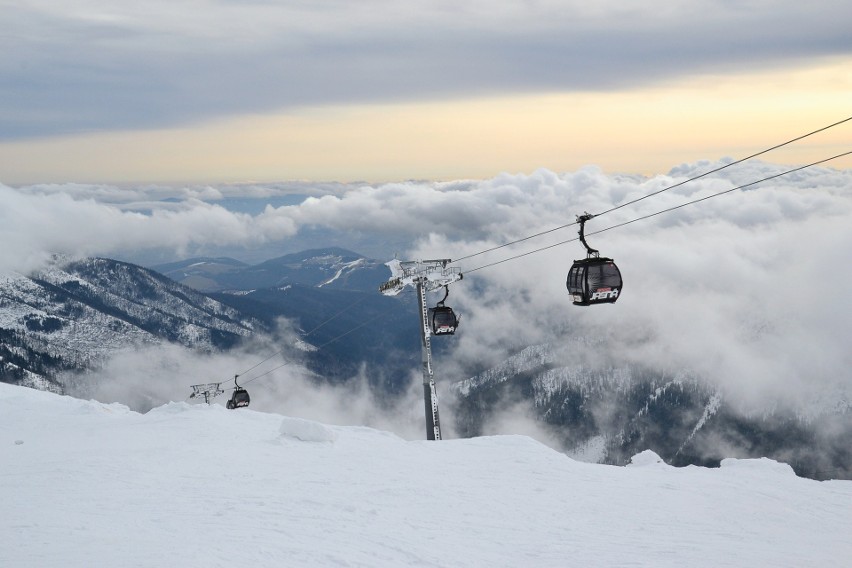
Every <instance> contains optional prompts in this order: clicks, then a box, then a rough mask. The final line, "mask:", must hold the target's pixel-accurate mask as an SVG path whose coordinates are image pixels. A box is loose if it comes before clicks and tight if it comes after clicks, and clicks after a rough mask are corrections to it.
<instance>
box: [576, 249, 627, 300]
mask: <svg viewBox="0 0 852 568" xmlns="http://www.w3.org/2000/svg"><path fill="white" fill-rule="evenodd" d="M565 285H566V286H567V288H568V291H569V292H570V293H571V297H572V299H573V300H574V305H575V306H590V305H592V304H614V303H615V302H616V300H618V296H619V294H620V293H621V287H622V281H621V271H620V270H618V267H617V266H616V265H615V262H614V261H613V260H612V259H611V258H600V257H598V258H584V259H583V260H575V261H574V264H573V265H572V266H571V270H570V271H569V272H568V279H567V281H566V282H565Z"/></svg>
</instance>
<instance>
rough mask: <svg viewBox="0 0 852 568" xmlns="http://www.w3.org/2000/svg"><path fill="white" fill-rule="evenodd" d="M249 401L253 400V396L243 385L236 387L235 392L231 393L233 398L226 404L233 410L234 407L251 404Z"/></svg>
mask: <svg viewBox="0 0 852 568" xmlns="http://www.w3.org/2000/svg"><path fill="white" fill-rule="evenodd" d="M249 402H251V397H250V396H249V393H248V391H247V390H246V389H244V388H242V387H237V388H236V389H234V394H232V395H231V399H230V400H229V401H228V404H226V405H225V406H226V407H227V408H228V409H231V410H232V409H234V408H243V407H246V406H248V405H249Z"/></svg>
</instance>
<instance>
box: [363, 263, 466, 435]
mask: <svg viewBox="0 0 852 568" xmlns="http://www.w3.org/2000/svg"><path fill="white" fill-rule="evenodd" d="M449 263H450V259H448V258H447V259H441V260H414V261H400V260H396V259H394V260H392V261H390V262H387V263H385V264H386V265H387V267H388V268H390V271H391V278H390V280H388V281H387V282H385V283H384V284H382V285H381V286H379V291H380V292H381V293H382V294H384V295H385V296H396V295H397V294H399V293H400V292H402V291H403V290H404V289H405V287H406V286H414V288H415V289H416V291H417V301H418V303H419V305H420V340H421V363H422V371H423V400H424V402H425V410H426V439H427V440H440V439H441V421H440V419H439V416H438V393H437V390H436V389H435V375H434V373H433V371H432V342H431V337H432V329H431V327H430V326H429V321H428V318H427V313H428V309H429V308H428V307H427V306H426V292H431V291H432V290H438V289H439V288H444V287H446V286H449V285H450V284H452V283H453V282H456V281H458V280H461V279H462V273H461V269H460V268H458V267H455V266H448V265H449Z"/></svg>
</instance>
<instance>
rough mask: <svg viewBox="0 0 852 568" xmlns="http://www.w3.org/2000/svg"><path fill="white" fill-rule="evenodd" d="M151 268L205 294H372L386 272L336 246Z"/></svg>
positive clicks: (365, 259)
mask: <svg viewBox="0 0 852 568" xmlns="http://www.w3.org/2000/svg"><path fill="white" fill-rule="evenodd" d="M153 269H154V270H157V271H158V272H161V273H163V274H165V275H166V276H168V277H169V278H172V279H173V280H176V281H178V282H181V283H183V284H186V285H188V286H192V287H194V288H196V289H198V290H202V291H205V292H216V291H222V290H231V291H248V290H256V289H260V288H275V287H283V286H288V285H294V284H302V285H306V286H314V287H318V288H333V289H345V290H358V291H368V292H374V291H375V290H376V288H377V287H378V285H379V284H380V283H382V282H384V281H385V280H387V279H388V269H387V267H386V266H384V264H382V263H381V262H379V261H377V260H371V259H368V258H365V257H364V256H361V255H360V254H358V253H355V252H352V251H349V250H346V249H342V248H338V247H329V248H322V249H310V250H306V251H302V252H298V253H294V254H288V255H285V256H281V257H278V258H273V259H271V260H267V261H265V262H262V263H260V264H256V265H251V266H249V265H246V264H244V263H241V262H239V261H236V260H234V259H229V258H207V257H205V258H192V259H188V260H184V261H180V262H173V263H169V264H162V265H157V266H154V267H153Z"/></svg>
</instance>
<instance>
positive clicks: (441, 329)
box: [429, 306, 459, 335]
mask: <svg viewBox="0 0 852 568" xmlns="http://www.w3.org/2000/svg"><path fill="white" fill-rule="evenodd" d="M458 326H459V318H458V317H457V316H456V314H455V312H453V309H452V308H451V307H449V306H437V307H434V308H429V327H431V328H432V333H433V334H435V335H453V334H454V333H455V332H456V328H457V327H458Z"/></svg>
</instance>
